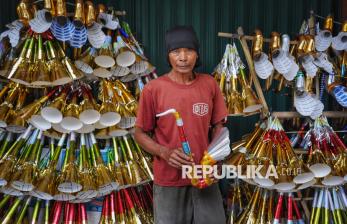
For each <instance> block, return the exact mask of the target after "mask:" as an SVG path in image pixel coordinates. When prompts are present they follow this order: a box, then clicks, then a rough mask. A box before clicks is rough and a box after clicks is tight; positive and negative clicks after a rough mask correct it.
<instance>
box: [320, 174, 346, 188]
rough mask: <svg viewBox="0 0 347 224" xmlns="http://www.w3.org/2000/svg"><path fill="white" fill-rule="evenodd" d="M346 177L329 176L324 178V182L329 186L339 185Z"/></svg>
mask: <svg viewBox="0 0 347 224" xmlns="http://www.w3.org/2000/svg"><path fill="white" fill-rule="evenodd" d="M343 182H344V178H343V177H340V176H333V175H331V176H327V177H324V179H323V180H322V184H323V185H325V186H328V187H333V186H339V185H341V184H343Z"/></svg>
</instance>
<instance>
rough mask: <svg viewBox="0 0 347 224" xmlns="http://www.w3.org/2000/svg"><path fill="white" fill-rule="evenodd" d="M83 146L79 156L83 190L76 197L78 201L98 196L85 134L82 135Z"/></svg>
mask: <svg viewBox="0 0 347 224" xmlns="http://www.w3.org/2000/svg"><path fill="white" fill-rule="evenodd" d="M80 140H81V146H80V156H79V179H80V180H81V185H82V190H81V191H79V192H78V193H77V195H76V197H77V199H80V200H83V199H91V198H95V197H96V196H97V194H98V192H97V190H96V186H95V181H94V179H95V176H94V173H93V172H92V169H91V167H90V165H89V163H88V160H89V158H88V154H87V153H88V152H87V148H86V137H85V134H81V138H80Z"/></svg>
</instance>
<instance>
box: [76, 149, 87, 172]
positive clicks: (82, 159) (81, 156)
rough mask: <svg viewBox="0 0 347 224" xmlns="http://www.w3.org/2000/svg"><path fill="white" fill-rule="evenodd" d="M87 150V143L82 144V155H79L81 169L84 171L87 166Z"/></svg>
mask: <svg viewBox="0 0 347 224" xmlns="http://www.w3.org/2000/svg"><path fill="white" fill-rule="evenodd" d="M85 150H86V146H85V145H81V148H80V157H79V167H78V168H79V170H80V171H82V170H83V167H85V162H86V159H85V156H86V155H85Z"/></svg>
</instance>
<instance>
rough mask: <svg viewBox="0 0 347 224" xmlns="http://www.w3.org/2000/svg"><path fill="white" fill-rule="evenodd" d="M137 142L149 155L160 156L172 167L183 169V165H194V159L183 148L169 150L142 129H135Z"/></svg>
mask: <svg viewBox="0 0 347 224" xmlns="http://www.w3.org/2000/svg"><path fill="white" fill-rule="evenodd" d="M134 136H135V140H136V142H137V143H138V144H139V145H140V146H141V147H142V148H143V149H144V150H145V151H146V152H148V153H150V154H152V155H154V156H159V157H160V158H162V159H164V160H165V161H166V162H167V163H168V164H169V165H170V166H173V167H175V168H181V167H182V166H183V165H192V163H193V162H194V161H193V158H190V157H189V156H187V155H186V154H184V152H183V151H182V149H181V148H178V149H172V150H171V149H168V148H166V147H165V146H163V145H160V144H158V143H156V142H155V141H154V140H153V139H152V138H151V137H150V136H149V135H148V134H147V133H146V132H145V131H143V130H142V129H141V128H139V127H136V128H135V134H134Z"/></svg>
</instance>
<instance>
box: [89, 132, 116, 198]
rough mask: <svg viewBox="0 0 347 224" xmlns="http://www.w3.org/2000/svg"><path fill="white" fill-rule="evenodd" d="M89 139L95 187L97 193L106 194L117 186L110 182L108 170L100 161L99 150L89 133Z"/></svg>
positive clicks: (93, 137)
mask: <svg viewBox="0 0 347 224" xmlns="http://www.w3.org/2000/svg"><path fill="white" fill-rule="evenodd" d="M89 137H90V143H91V155H92V161H93V169H94V172H95V176H96V185H97V187H98V191H99V192H100V193H101V194H106V193H107V194H108V193H110V192H111V191H112V190H115V189H117V187H118V184H117V183H116V182H114V181H113V180H112V178H111V174H110V170H109V169H108V168H107V167H106V166H105V164H104V162H103V161H102V158H101V155H100V150H99V147H98V145H97V142H96V139H95V136H94V134H93V133H91V134H90V135H89Z"/></svg>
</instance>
